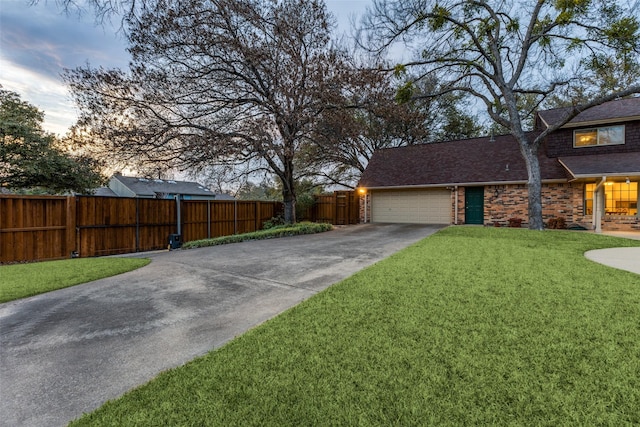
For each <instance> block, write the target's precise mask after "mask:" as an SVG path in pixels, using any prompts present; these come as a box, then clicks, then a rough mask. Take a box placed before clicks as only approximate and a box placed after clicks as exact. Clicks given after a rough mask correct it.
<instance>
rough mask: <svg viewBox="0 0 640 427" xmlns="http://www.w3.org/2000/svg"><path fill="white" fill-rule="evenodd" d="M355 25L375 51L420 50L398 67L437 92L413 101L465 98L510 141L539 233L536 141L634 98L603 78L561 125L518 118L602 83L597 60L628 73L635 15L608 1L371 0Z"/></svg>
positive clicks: (633, 87) (633, 55)
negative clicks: (588, 112)
mask: <svg viewBox="0 0 640 427" xmlns="http://www.w3.org/2000/svg"><path fill="white" fill-rule="evenodd" d="M365 27H366V29H368V30H369V32H368V34H369V39H368V42H369V43H371V45H372V46H375V47H376V48H377V49H384V48H386V47H388V46H390V45H391V44H393V43H395V42H398V41H409V42H414V43H416V44H417V45H418V46H420V55H419V57H418V58H417V59H416V60H415V61H414V62H412V63H411V64H407V65H408V66H414V67H420V70H421V71H422V73H423V74H422V75H423V76H424V77H428V78H431V79H435V80H436V81H438V82H440V83H441V84H443V85H444V86H442V87H440V89H439V90H436V91H434V92H431V93H428V94H420V93H416V94H415V95H416V97H417V98H421V97H426V98H431V97H438V96H441V95H443V94H446V93H466V94H469V95H471V96H473V97H475V99H477V100H479V101H480V102H481V103H482V104H484V106H485V108H486V111H487V113H488V114H489V116H490V117H491V119H492V120H493V121H494V122H496V123H497V124H499V125H500V126H502V127H504V128H506V129H508V130H509V132H510V133H511V134H512V135H513V136H514V137H515V139H516V140H517V142H518V144H519V146H520V151H521V153H522V155H523V157H524V160H525V162H526V165H527V172H528V189H529V227H530V228H532V229H536V230H541V229H543V228H544V224H543V221H542V201H541V178H540V165H539V162H538V152H539V150H540V146H541V144H542V141H543V140H544V139H545V138H546V136H547V135H548V134H549V133H550V132H553V131H555V130H556V129H558V128H559V127H560V126H562V125H563V124H565V123H567V122H568V121H569V120H571V119H572V118H573V117H575V116H576V115H578V114H579V113H580V112H581V111H584V110H585V109H587V108H590V107H593V106H595V105H598V104H601V103H603V102H606V101H609V100H612V99H616V98H618V97H622V96H627V95H630V94H633V93H638V92H640V84H639V83H640V82H638V80H635V81H633V82H630V83H629V84H628V85H625V86H624V87H621V85H619V84H613V85H612V84H605V83H604V82H603V84H602V85H601V87H602V88H603V89H604V90H603V91H602V92H595V93H588V94H587V96H585V97H584V98H583V99H581V101H582V103H581V104H578V103H575V104H574V105H575V108H573V109H571V110H570V111H568V112H567V114H566V116H565V117H564V119H563V120H562V121H561V122H559V123H557V124H555V125H553V126H551V127H549V128H547V129H545V130H544V131H543V132H542V133H540V134H537V135H531V134H528V133H527V132H526V123H527V119H528V118H529V117H530V116H531V115H532V113H533V111H534V110H535V109H536V108H537V107H538V106H539V105H540V104H541V103H543V102H544V100H545V99H547V98H548V97H550V96H553V95H554V94H558V93H560V92H561V91H565V92H567V88H571V87H574V86H580V82H583V81H585V79H589V78H591V79H596V80H598V79H600V78H602V77H603V76H602V75H601V74H599V72H601V71H602V70H603V69H604V68H606V64H610V63H618V62H619V61H621V60H623V61H625V64H626V65H625V67H627V68H628V69H632V68H633V67H636V66H637V64H638V60H639V58H640V55H639V53H640V42H639V40H640V32H639V23H638V17H637V15H635V14H634V13H633V12H632V11H631V10H629V9H625V8H624V7H622V6H621V5H620V4H619V3H616V2H611V1H604V0H535V1H529V0H527V1H524V0H522V1H513V2H505V1H501V0H493V1H489V0H486V1H479V0H438V1H436V0H403V1H387V0H375V1H374V5H373V6H372V8H370V10H369V12H368V15H367V18H366V21H365ZM411 89H412V88H411V87H408V88H406V90H407V91H409V92H411ZM569 93H570V91H569ZM409 95H410V96H411V95H413V94H412V93H409Z"/></svg>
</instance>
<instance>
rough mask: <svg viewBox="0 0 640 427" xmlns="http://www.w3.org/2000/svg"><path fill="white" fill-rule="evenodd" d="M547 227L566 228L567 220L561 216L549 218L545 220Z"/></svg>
mask: <svg viewBox="0 0 640 427" xmlns="http://www.w3.org/2000/svg"><path fill="white" fill-rule="evenodd" d="M547 228H550V229H555V230H564V229H565V228H567V222H566V221H565V219H564V218H563V217H558V218H551V219H550V220H549V221H547Z"/></svg>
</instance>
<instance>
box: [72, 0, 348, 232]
mask: <svg viewBox="0 0 640 427" xmlns="http://www.w3.org/2000/svg"><path fill="white" fill-rule="evenodd" d="M331 28H332V20H331V16H330V15H329V14H328V12H327V11H326V8H325V5H324V2H322V1H320V0H281V1H278V0H155V1H153V2H150V1H148V0H147V1H146V2H145V7H144V8H143V10H141V11H139V12H137V13H136V14H135V15H130V16H129V18H127V20H126V34H127V37H128V39H129V44H130V47H129V51H130V53H131V55H132V60H131V63H130V69H129V70H128V71H127V72H125V71H122V70H104V69H93V68H91V67H89V66H87V67H81V68H78V69H75V70H68V71H67V72H66V75H65V77H66V80H67V82H68V83H69V85H70V87H71V91H72V95H73V96H74V98H75V100H76V102H77V104H78V105H79V107H80V119H79V121H78V124H77V126H76V128H75V130H76V131H77V133H78V134H82V135H90V138H91V140H92V141H93V142H94V143H100V144H101V145H102V146H103V147H104V148H106V149H107V152H109V153H111V154H109V155H112V156H118V157H119V158H124V159H131V160H136V161H141V160H142V161H144V160H148V161H150V162H156V163H157V162H166V163H167V164H171V165H174V166H178V167H181V168H183V169H186V168H199V167H206V166H208V165H212V164H227V165H229V164H239V163H242V164H245V165H246V164H250V165H252V167H253V169H252V170H260V169H266V170H268V171H270V172H271V173H273V174H274V175H275V176H277V177H278V178H279V180H280V181H281V182H282V189H283V190H282V191H283V200H284V204H285V220H286V221H288V222H295V201H296V193H295V185H294V183H295V179H296V175H295V165H296V157H297V156H298V153H299V151H300V148H301V146H302V144H304V143H305V141H306V138H307V136H308V134H309V133H310V132H311V131H312V130H313V128H314V125H315V123H316V121H317V118H318V116H319V115H320V114H321V112H322V111H323V110H324V109H325V108H326V107H327V100H326V99H325V94H326V93H331V92H335V91H336V90H339V85H338V84H337V83H336V79H338V78H339V77H340V72H339V70H340V64H341V62H342V54H341V53H340V51H338V50H336V49H334V48H333V47H332V43H331V40H330V30H331ZM85 139H86V138H85Z"/></svg>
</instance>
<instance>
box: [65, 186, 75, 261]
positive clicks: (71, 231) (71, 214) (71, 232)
mask: <svg viewBox="0 0 640 427" xmlns="http://www.w3.org/2000/svg"><path fill="white" fill-rule="evenodd" d="M76 215H77V212H76V196H69V197H67V218H66V224H65V227H66V241H67V242H66V249H67V254H68V256H70V257H72V256H74V254H75V253H77V252H78V250H77V241H76V224H77V220H76Z"/></svg>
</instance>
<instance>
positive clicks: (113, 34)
mask: <svg viewBox="0 0 640 427" xmlns="http://www.w3.org/2000/svg"><path fill="white" fill-rule="evenodd" d="M326 3H327V7H328V9H329V11H330V12H332V13H333V14H334V15H335V16H336V18H337V19H338V26H339V31H341V32H343V31H348V30H349V27H350V20H351V19H352V18H356V17H357V16H359V15H361V14H362V13H364V11H365V9H366V7H367V5H369V4H370V3H371V2H370V0H327V2H326ZM114 24H115V26H100V25H96V24H95V18H94V16H93V15H92V14H91V13H90V12H87V13H85V14H84V15H81V16H78V14H70V15H67V14H64V13H63V12H62V11H61V10H60V8H59V7H57V6H56V4H55V1H53V0H40V1H39V2H38V3H37V4H36V5H34V6H30V5H29V0H1V1H0V84H1V85H2V86H3V88H4V89H5V90H11V91H14V92H17V93H18V94H20V96H21V98H22V100H23V101H28V102H30V103H31V104H33V105H35V106H37V107H38V108H39V109H40V110H43V111H44V112H45V122H44V127H45V130H47V131H50V132H54V133H57V134H60V135H62V134H64V133H66V131H67V129H68V128H69V126H71V125H72V124H73V122H74V121H75V119H76V115H77V114H76V111H75V107H74V105H73V103H72V102H71V99H70V96H69V94H68V91H67V88H66V86H65V85H64V84H63V82H62V78H61V77H60V75H61V74H62V72H63V70H64V68H75V67H78V66H82V65H85V64H87V63H88V64H90V65H91V66H92V67H98V66H103V67H106V68H116V67H119V68H126V67H127V64H128V61H129V55H128V53H127V52H126V41H125V40H124V39H123V37H122V36H121V35H119V34H117V31H116V28H117V26H118V25H119V21H118V20H117V19H115V20H114Z"/></svg>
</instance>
